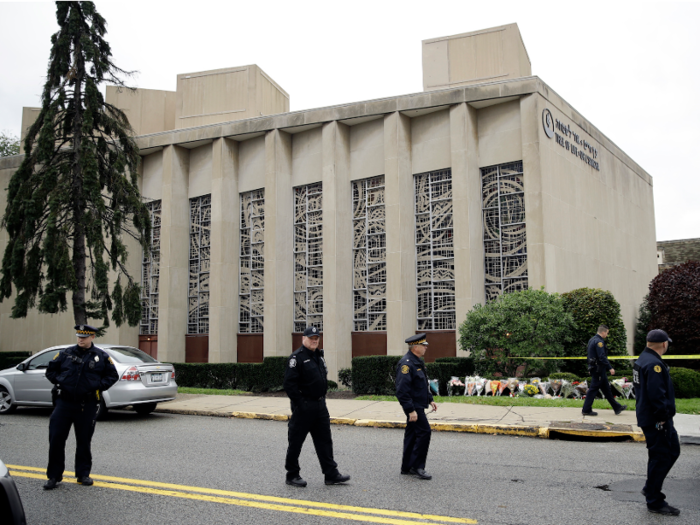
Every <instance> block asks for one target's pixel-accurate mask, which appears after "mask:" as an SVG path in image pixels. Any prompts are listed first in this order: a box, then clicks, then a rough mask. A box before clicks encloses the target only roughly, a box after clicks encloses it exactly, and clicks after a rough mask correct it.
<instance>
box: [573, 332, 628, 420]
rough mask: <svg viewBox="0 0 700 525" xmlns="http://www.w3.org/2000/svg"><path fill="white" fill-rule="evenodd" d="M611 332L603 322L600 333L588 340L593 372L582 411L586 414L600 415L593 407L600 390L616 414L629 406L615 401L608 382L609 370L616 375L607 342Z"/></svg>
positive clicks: (589, 361) (589, 369) (590, 368)
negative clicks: (609, 357)
mask: <svg viewBox="0 0 700 525" xmlns="http://www.w3.org/2000/svg"><path fill="white" fill-rule="evenodd" d="M609 332H610V329H609V328H608V327H607V326H605V325H604V324H602V325H600V326H599V327H598V333H597V334H595V335H594V336H593V337H591V339H590V340H589V341H588V371H589V373H590V374H591V386H590V388H589V389H588V391H587V392H586V401H584V403H583V410H582V411H581V413H582V414H583V415H584V416H597V415H598V412H594V411H593V410H592V408H593V401H595V398H596V396H597V395H598V392H599V391H602V392H603V395H604V396H605V399H607V400H608V403H610V406H611V407H612V408H613V410H614V411H615V415H616V416H617V415H620V414H621V413H622V412H623V411H624V410H625V409H626V408H627V405H621V404H620V403H618V402H617V401H615V397H614V396H613V394H612V391H611V390H610V383H609V382H608V372H610V375H615V369H614V368H613V367H612V366H611V365H610V361H608V347H607V346H606V344H605V339H606V338H607V337H608V333H609Z"/></svg>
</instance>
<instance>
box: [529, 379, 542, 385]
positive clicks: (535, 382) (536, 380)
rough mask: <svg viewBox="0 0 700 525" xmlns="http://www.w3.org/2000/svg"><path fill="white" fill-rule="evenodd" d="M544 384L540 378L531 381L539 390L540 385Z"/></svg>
mask: <svg viewBox="0 0 700 525" xmlns="http://www.w3.org/2000/svg"><path fill="white" fill-rule="evenodd" d="M541 382H542V380H541V379H540V378H539V377H533V378H532V379H530V384H531V385H535V386H536V387H537V388H539V386H538V385H539V384H540V383H541Z"/></svg>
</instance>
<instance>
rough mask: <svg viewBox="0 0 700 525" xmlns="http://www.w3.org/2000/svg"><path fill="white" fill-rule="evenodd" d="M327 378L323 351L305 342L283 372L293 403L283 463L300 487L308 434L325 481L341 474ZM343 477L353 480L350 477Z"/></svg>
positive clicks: (315, 331)
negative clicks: (304, 447)
mask: <svg viewBox="0 0 700 525" xmlns="http://www.w3.org/2000/svg"><path fill="white" fill-rule="evenodd" d="M304 335H305V336H306V337H312V336H320V332H319V331H318V329H317V328H315V327H309V328H307V329H306V330H305V331H304ZM327 378H328V368H327V367H326V360H325V359H324V357H323V350H321V349H317V350H315V351H312V350H309V349H308V348H306V347H305V346H303V345H302V346H301V347H299V348H298V349H297V350H295V351H294V353H292V355H291V356H289V361H288V362H287V369H286V371H285V374H284V390H285V392H287V395H288V396H289V399H290V402H291V405H292V417H291V418H290V419H289V427H288V438H289V446H288V448H287V457H286V460H285V464H284V466H285V469H286V470H287V481H288V482H289V481H291V480H294V479H297V478H298V479H299V482H300V483H299V484H301V483H303V485H300V486H305V485H306V482H304V481H303V480H301V479H300V478H299V472H300V471H301V468H300V467H299V454H301V447H302V445H303V444H304V440H305V439H306V436H307V435H308V434H309V433H310V434H311V439H312V440H313V442H314V448H315V449H316V455H317V456H318V461H319V463H320V464H321V470H322V471H323V474H324V475H325V478H326V483H329V482H330V481H331V480H333V479H336V478H338V476H340V473H339V472H338V464H337V463H336V462H335V461H334V460H333V439H332V437H331V420H330V415H329V414H328V408H327V407H326V397H325V396H326V391H327V390H328V379H327ZM343 477H346V478H347V479H350V478H349V477H347V476H343ZM347 479H344V480H343V481H347ZM295 484H296V483H295Z"/></svg>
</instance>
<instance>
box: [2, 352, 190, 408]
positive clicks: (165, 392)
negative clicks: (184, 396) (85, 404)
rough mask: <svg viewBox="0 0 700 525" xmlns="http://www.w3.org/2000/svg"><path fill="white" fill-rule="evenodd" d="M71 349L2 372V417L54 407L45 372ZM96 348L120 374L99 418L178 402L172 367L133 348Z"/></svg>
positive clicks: (104, 397)
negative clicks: (113, 410)
mask: <svg viewBox="0 0 700 525" xmlns="http://www.w3.org/2000/svg"><path fill="white" fill-rule="evenodd" d="M70 346H71V345H61V346H53V347H51V348H47V349H46V350H42V351H41V352H38V353H36V354H34V355H33V356H31V357H29V358H27V359H25V360H24V361H22V362H21V363H20V364H18V365H17V366H16V367H14V368H8V369H7V370H2V371H0V414H7V413H9V412H12V411H14V410H15V409H16V408H17V407H18V406H37V407H50V406H52V401H51V389H52V388H53V385H52V384H51V383H50V382H49V380H48V379H46V368H47V367H48V365H49V362H50V361H51V360H52V359H53V358H54V356H55V355H56V352H61V351H63V350H65V349H66V348H69V347H70ZM97 346H98V347H99V348H101V349H102V350H104V351H105V352H107V353H108V354H109V356H110V357H111V358H112V361H114V366H115V367H116V368H117V373H118V374H119V381H117V382H116V383H115V384H114V385H113V386H112V387H111V388H110V389H109V390H107V391H106V392H104V393H103V395H102V396H100V397H101V400H100V407H99V409H98V416H97V417H98V418H100V417H103V416H104V415H105V414H106V413H107V410H108V409H110V408H120V407H126V406H129V405H131V406H133V407H134V410H136V412H138V413H139V414H142V415H145V414H150V413H151V412H153V411H154V410H155V408H156V405H157V404H158V403H161V402H164V401H172V400H173V399H175V396H176V395H177V383H175V367H174V366H173V365H171V364H167V363H161V362H160V361H158V360H156V359H154V358H152V357H151V356H150V355H148V354H147V353H145V352H142V351H141V350H139V349H138V348H134V347H132V346H123V345H97Z"/></svg>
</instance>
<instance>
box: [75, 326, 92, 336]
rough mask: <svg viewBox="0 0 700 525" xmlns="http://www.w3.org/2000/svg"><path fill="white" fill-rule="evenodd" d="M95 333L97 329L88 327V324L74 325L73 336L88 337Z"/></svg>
mask: <svg viewBox="0 0 700 525" xmlns="http://www.w3.org/2000/svg"><path fill="white" fill-rule="evenodd" d="M96 333H97V328H95V327H94V326H90V325H89V324H77V325H75V335H77V336H78V337H90V336H91V335H95V334H96Z"/></svg>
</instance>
